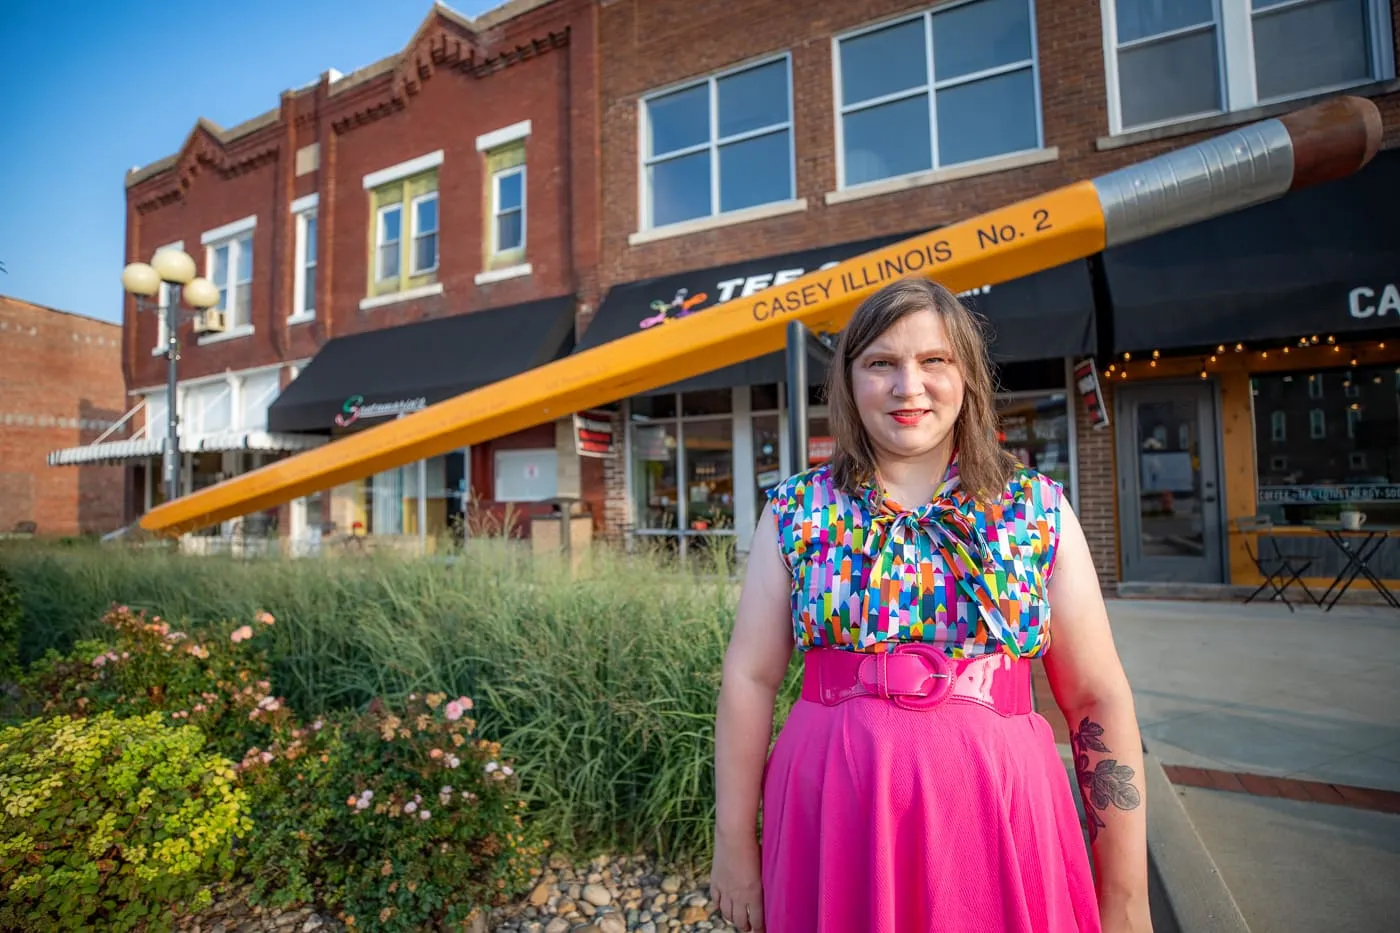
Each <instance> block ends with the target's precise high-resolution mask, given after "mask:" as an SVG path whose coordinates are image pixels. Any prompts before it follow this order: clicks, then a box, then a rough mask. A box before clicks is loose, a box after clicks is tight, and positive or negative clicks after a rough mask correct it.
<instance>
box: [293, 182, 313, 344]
mask: <svg viewBox="0 0 1400 933" xmlns="http://www.w3.org/2000/svg"><path fill="white" fill-rule="evenodd" d="M316 206H317V196H316V195H314V194H311V195H307V196H306V197H304V198H298V199H297V200H296V201H293V202H292V215H293V216H294V217H295V218H296V246H295V250H296V252H295V256H294V261H295V268H296V272H295V275H294V278H293V281H292V313H291V315H290V316H289V320H292V321H309V320H311V319H313V318H315V317H316V232H317V227H318V224H317V219H316Z"/></svg>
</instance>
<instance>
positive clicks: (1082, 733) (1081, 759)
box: [1069, 716, 1142, 842]
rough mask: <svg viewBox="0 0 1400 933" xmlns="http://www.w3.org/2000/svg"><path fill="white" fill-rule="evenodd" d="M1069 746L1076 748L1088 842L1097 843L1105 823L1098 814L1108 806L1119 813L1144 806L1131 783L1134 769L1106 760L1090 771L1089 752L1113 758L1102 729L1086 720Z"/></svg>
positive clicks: (1076, 769) (1074, 733) (1075, 769)
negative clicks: (1108, 755) (1116, 809)
mask: <svg viewBox="0 0 1400 933" xmlns="http://www.w3.org/2000/svg"><path fill="white" fill-rule="evenodd" d="M1069 738H1070V744H1071V745H1072V746H1073V747H1074V773H1075V775H1076V776H1077V777H1078V779H1079V790H1080V792H1081V793H1082V794H1083V795H1084V804H1085V806H1084V816H1085V819H1086V820H1087V821H1088V823H1089V841H1090V842H1093V841H1094V840H1096V839H1098V836H1099V830H1100V829H1103V827H1104V821H1103V818H1102V817H1100V816H1099V814H1098V812H1096V811H1098V810H1106V809H1108V807H1109V805H1110V804H1112V805H1113V806H1115V807H1117V808H1118V809H1120V810H1134V809H1137V807H1138V805H1139V804H1141V803H1142V795H1141V794H1140V793H1139V792H1138V789H1137V787H1135V786H1134V785H1133V783H1132V781H1133V777H1134V774H1133V769H1132V768H1130V767H1128V766H1127V765H1123V764H1119V763H1118V759H1116V758H1103V759H1100V760H1099V763H1098V764H1097V765H1095V766H1094V767H1093V768H1092V769H1091V768H1090V767H1089V752H1090V751H1095V752H1102V753H1104V754H1106V755H1107V754H1112V752H1111V751H1110V749H1109V747H1108V746H1107V745H1105V744H1104V741H1103V726H1101V725H1099V724H1098V723H1096V722H1090V721H1089V717H1088V716H1085V717H1084V718H1083V719H1081V720H1080V721H1079V728H1078V729H1075V730H1074V731H1073V732H1072V733H1071V734H1070V737H1069Z"/></svg>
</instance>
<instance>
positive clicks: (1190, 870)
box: [1143, 745, 1249, 933]
mask: <svg viewBox="0 0 1400 933" xmlns="http://www.w3.org/2000/svg"><path fill="white" fill-rule="evenodd" d="M1143 772H1144V775H1143V779H1144V783H1145V784H1146V789H1147V861H1148V871H1149V872H1150V873H1151V874H1152V875H1154V876H1155V877H1154V878H1153V879H1152V881H1153V882H1156V884H1157V885H1158V886H1159V887H1160V893H1161V894H1162V895H1163V897H1164V898H1165V900H1166V904H1165V905H1164V906H1166V907H1167V908H1168V909H1169V910H1170V912H1171V914H1172V917H1173V919H1174V920H1175V921H1176V927H1177V929H1178V930H1180V931H1181V933H1249V924H1248V923H1247V922H1246V921H1245V919H1244V914H1242V913H1241V912H1240V908H1239V905H1238V904H1236V903H1235V898H1234V896H1233V895H1232V894H1231V893H1230V888H1229V886H1228V885H1226V883H1225V879H1224V877H1223V876H1222V875H1221V874H1220V868H1219V866H1217V865H1216V864H1215V859H1213V858H1211V855H1210V852H1209V851H1208V850H1207V849H1206V847H1205V843H1203V842H1202V841H1201V837H1200V835H1199V834H1197V832H1196V826H1195V824H1194V823H1192V822H1191V817H1190V816H1189V815H1188V814H1187V813H1186V808H1185V807H1184V806H1183V805H1182V803H1181V798H1180V797H1179V796H1178V795H1177V792H1176V788H1175V786H1174V785H1173V784H1172V782H1171V781H1170V779H1168V778H1167V774H1166V772H1165V771H1164V770H1162V762H1161V761H1160V760H1158V758H1157V756H1156V755H1154V754H1152V752H1151V751H1150V750H1149V749H1147V747H1146V746H1145V745H1144V747H1143ZM1153 893H1157V892H1153Z"/></svg>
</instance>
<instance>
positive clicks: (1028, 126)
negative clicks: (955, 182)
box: [835, 0, 1041, 188]
mask: <svg viewBox="0 0 1400 933" xmlns="http://www.w3.org/2000/svg"><path fill="white" fill-rule="evenodd" d="M1034 33H1035V29H1034V17H1033V16H1032V15H1031V6H1030V3H1029V0H971V2H965V3H953V4H945V5H943V6H940V7H938V8H936V9H934V10H931V11H929V12H925V13H920V14H919V15H917V16H913V17H909V18H906V19H902V20H898V21H896V22H893V23H885V24H881V25H879V26H873V27H869V28H866V29H862V30H859V31H857V32H852V33H849V34H847V35H844V36H838V37H837V38H836V40H835V44H836V56H835V57H836V75H835V78H836V100H837V105H838V108H839V116H838V118H837V136H838V139H837V143H838V146H837V152H838V159H839V164H838V174H839V180H840V185H841V187H842V188H847V187H851V186H854V185H861V184H865V183H867V182H874V181H881V180H883V179H887V178H897V177H900V176H902V175H912V174H914V173H916V172H926V171H930V170H933V169H939V168H945V167H948V166H951V165H959V164H962V163H966V162H973V161H976V160H979V159H987V158H993V157H996V156H1005V155H1010V154H1012V153H1016V152H1022V151H1026V150H1031V149H1038V148H1040V146H1041V129H1040V90H1039V78H1038V75H1037V73H1036V55H1035V35H1034Z"/></svg>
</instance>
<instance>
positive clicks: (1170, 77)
mask: <svg viewBox="0 0 1400 933" xmlns="http://www.w3.org/2000/svg"><path fill="white" fill-rule="evenodd" d="M1102 2H1103V22H1104V34H1105V35H1104V39H1105V45H1106V47H1107V65H1108V73H1109V81H1108V87H1109V103H1110V108H1109V114H1110V121H1111V124H1112V129H1113V131H1114V132H1128V131H1132V130H1137V129H1148V128H1152V127H1157V126H1163V125H1168V124H1171V123H1176V122H1179V121H1183V120H1190V119H1193V118H1197V117H1206V116H1212V115H1215V114H1219V113H1224V112H1227V111H1234V110H1245V109H1248V108H1251V107H1255V106H1259V105H1262V104H1268V103H1273V102H1275V101H1284V100H1290V99H1293V98H1298V97H1304V96H1307V95H1310V94H1320V93H1326V92H1329V91H1336V90H1341V89H1344V88H1348V87H1355V86H1357V85H1360V84H1366V83H1370V82H1372V81H1379V80H1384V79H1386V78H1389V77H1392V76H1393V75H1394V73H1395V63H1394V57H1393V50H1392V49H1391V47H1390V34H1391V28H1390V3H1389V0H1171V2H1166V0H1102Z"/></svg>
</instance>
